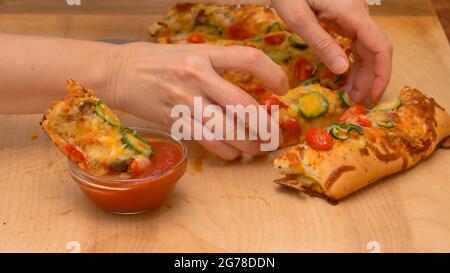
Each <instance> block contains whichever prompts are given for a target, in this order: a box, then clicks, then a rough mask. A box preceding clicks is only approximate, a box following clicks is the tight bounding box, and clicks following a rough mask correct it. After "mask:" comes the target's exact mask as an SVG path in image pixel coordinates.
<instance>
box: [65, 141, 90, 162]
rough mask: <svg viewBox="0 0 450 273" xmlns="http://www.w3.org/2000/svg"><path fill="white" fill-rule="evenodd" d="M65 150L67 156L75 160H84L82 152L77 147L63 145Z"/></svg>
mask: <svg viewBox="0 0 450 273" xmlns="http://www.w3.org/2000/svg"><path fill="white" fill-rule="evenodd" d="M65 149H66V152H67V154H68V155H69V157H70V158H71V159H72V160H74V161H76V162H83V161H84V160H85V157H84V154H83V153H82V152H80V151H79V150H78V149H77V148H75V147H73V146H72V145H70V144H67V145H66V146H65Z"/></svg>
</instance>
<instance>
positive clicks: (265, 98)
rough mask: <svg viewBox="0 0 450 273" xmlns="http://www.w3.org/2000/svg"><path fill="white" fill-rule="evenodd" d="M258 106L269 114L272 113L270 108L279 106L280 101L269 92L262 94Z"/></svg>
mask: <svg viewBox="0 0 450 273" xmlns="http://www.w3.org/2000/svg"><path fill="white" fill-rule="evenodd" d="M259 104H261V105H263V106H265V107H266V110H267V112H268V113H269V114H270V113H271V112H272V109H271V106H272V105H280V104H281V102H280V100H279V99H278V98H277V97H275V96H274V95H272V93H270V92H266V93H264V95H262V97H261V98H260V99H259Z"/></svg>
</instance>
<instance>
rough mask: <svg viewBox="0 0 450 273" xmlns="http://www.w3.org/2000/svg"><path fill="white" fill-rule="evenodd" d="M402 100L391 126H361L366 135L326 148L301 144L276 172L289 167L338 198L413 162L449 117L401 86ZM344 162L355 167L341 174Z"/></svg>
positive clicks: (442, 134) (445, 130)
mask: <svg viewBox="0 0 450 273" xmlns="http://www.w3.org/2000/svg"><path fill="white" fill-rule="evenodd" d="M400 98H401V102H402V106H401V107H400V108H399V109H398V110H397V111H396V112H393V113H395V114H396V115H393V116H392V115H391V116H390V118H391V120H392V119H396V117H397V120H396V127H395V128H392V129H384V128H379V127H374V128H370V129H369V128H365V134H364V137H357V138H350V139H349V140H347V141H345V142H342V141H336V142H335V144H334V147H333V149H332V150H330V151H325V152H323V151H322V152H319V151H315V150H313V149H311V148H309V147H305V149H304V151H303V153H302V154H300V153H299V152H298V151H297V150H295V149H292V150H289V151H287V152H286V153H285V154H284V155H283V156H282V157H280V158H279V159H277V160H276V161H275V165H276V166H277V165H278V166H282V167H280V168H279V169H280V170H282V169H283V168H285V169H286V168H287V169H288V170H289V171H290V174H289V175H288V176H289V177H290V179H291V180H292V177H293V174H292V173H295V174H301V175H302V176H306V177H308V178H310V179H311V180H313V181H316V183H317V185H318V186H320V189H321V190H322V191H323V194H324V195H326V196H327V197H329V198H332V199H336V200H338V199H341V198H343V197H345V196H347V195H349V194H350V193H352V192H354V191H356V190H358V189H360V188H362V187H364V186H366V185H368V184H370V183H373V182H375V181H377V180H379V179H381V178H383V177H385V176H388V175H392V174H394V173H397V172H400V171H402V170H406V169H409V168H411V167H413V166H415V165H416V164H417V163H419V162H420V161H421V160H422V159H424V158H426V157H428V156H429V155H430V154H431V153H432V152H433V151H434V150H435V149H436V147H437V146H438V144H439V142H440V141H441V140H443V139H444V138H446V137H448V136H449V135H450V116H449V115H448V113H446V112H445V111H443V110H442V108H441V107H439V106H437V104H436V103H435V101H434V100H433V99H431V98H427V97H426V96H424V95H423V94H422V93H421V92H420V91H418V90H416V89H411V88H405V89H404V90H402V91H401V95H400ZM293 158H295V159H293ZM297 162H300V164H298V163H297ZM290 163H292V164H290ZM343 166H354V169H353V168H352V169H350V167H346V168H345V172H342V170H343V169H342V168H343ZM337 173H339V175H334V174H337ZM294 177H295V176H294ZM330 177H332V178H333V179H332V181H333V183H330ZM297 180H298V179H297ZM277 183H278V182H277ZM285 184H286V183H285ZM290 184H292V182H291V183H290ZM302 187H304V186H302ZM297 188H298V187H297Z"/></svg>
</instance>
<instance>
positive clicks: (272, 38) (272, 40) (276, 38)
mask: <svg viewBox="0 0 450 273" xmlns="http://www.w3.org/2000/svg"><path fill="white" fill-rule="evenodd" d="M284 40H286V34H285V33H284V32H282V33H277V34H271V35H268V36H266V37H264V41H266V43H268V44H271V45H278V44H281V43H282V42H284Z"/></svg>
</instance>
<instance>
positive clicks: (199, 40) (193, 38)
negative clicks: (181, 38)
mask: <svg viewBox="0 0 450 273" xmlns="http://www.w3.org/2000/svg"><path fill="white" fill-rule="evenodd" d="M188 42H189V43H191V44H203V43H204V42H205V38H204V37H203V36H202V35H200V34H195V33H194V34H191V35H190V36H189V38H188Z"/></svg>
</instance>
